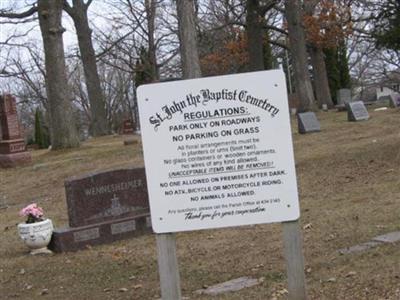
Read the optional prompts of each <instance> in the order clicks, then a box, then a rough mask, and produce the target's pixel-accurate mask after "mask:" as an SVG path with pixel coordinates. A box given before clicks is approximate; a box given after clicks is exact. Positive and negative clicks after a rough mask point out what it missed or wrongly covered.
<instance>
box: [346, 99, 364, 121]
mask: <svg viewBox="0 0 400 300" xmlns="http://www.w3.org/2000/svg"><path fill="white" fill-rule="evenodd" d="M346 107H347V120H348V121H362V120H368V119H369V114H368V111H367V109H366V107H365V105H364V102H362V101H355V102H350V103H347V104H346Z"/></svg>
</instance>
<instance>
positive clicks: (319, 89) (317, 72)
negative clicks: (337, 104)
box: [310, 47, 333, 108]
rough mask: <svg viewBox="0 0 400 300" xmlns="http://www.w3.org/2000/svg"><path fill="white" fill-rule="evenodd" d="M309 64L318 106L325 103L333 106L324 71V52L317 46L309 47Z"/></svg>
mask: <svg viewBox="0 0 400 300" xmlns="http://www.w3.org/2000/svg"><path fill="white" fill-rule="evenodd" d="M310 56H311V64H312V66H313V74H314V89H315V94H316V98H317V103H318V107H320V108H321V107H322V104H326V105H327V106H328V107H330V108H331V107H333V102H332V97H331V91H330V89H329V82H328V75H327V73H326V65H325V59H324V53H323V51H322V49H321V48H319V47H310Z"/></svg>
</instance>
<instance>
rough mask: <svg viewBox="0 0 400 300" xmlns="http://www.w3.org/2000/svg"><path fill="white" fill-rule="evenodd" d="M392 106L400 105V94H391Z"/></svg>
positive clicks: (390, 102) (390, 101)
mask: <svg viewBox="0 0 400 300" xmlns="http://www.w3.org/2000/svg"><path fill="white" fill-rule="evenodd" d="M389 104H390V107H400V94H397V93H396V94H390V99H389Z"/></svg>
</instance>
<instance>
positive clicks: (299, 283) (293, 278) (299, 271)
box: [282, 220, 307, 300]
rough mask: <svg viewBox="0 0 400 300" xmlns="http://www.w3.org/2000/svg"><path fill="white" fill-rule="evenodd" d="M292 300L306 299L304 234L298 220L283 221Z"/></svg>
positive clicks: (290, 297) (289, 288)
mask: <svg viewBox="0 0 400 300" xmlns="http://www.w3.org/2000/svg"><path fill="white" fill-rule="evenodd" d="M282 227H283V243H284V247H285V249H284V252H285V258H286V269H287V279H288V290H289V299H290V300H306V299H307V292H306V281H305V276H304V257H303V246H302V235H301V230H300V224H299V221H298V220H295V221H290V222H282Z"/></svg>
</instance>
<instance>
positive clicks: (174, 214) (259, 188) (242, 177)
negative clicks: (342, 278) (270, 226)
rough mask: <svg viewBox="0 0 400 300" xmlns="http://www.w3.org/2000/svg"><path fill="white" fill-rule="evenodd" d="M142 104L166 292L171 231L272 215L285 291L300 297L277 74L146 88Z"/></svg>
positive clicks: (172, 271)
mask: <svg viewBox="0 0 400 300" xmlns="http://www.w3.org/2000/svg"><path fill="white" fill-rule="evenodd" d="M138 104H139V116H140V123H141V131H142V142H143V150H144V161H145V166H146V178H147V187H148V193H149V202H150V211H151V218H152V227H153V230H154V231H155V232H156V233H157V245H158V251H159V272H160V280H161V290H162V297H163V299H174V300H175V299H179V298H180V288H179V272H178V267H177V260H176V254H175V248H174V247H175V238H174V236H173V233H174V232H181V231H190V230H199V229H211V228H223V227H232V226H241V225H252V224H263V223H272V222H284V223H283V228H284V230H283V231H284V240H285V249H286V250H285V253H286V257H287V261H288V273H290V274H288V279H289V292H290V293H291V294H294V295H296V296H297V297H298V298H296V299H303V298H299V296H298V295H301V294H304V295H305V284H304V271H303V270H302V269H303V259H302V254H301V253H302V250H301V237H300V231H299V228H298V222H297V221H296V220H298V218H299V216H300V209H299V201H298V191H297V180H296V171H295V164H294V155H293V143H292V135H291V128H290V120H289V110H288V101H287V94H286V83H285V76H284V74H283V72H282V71H281V70H274V71H263V72H254V73H245V74H237V75H229V76H220V77H208V78H200V79H192V80H182V81H175V82H165V83H156V84H150V85H143V86H141V87H139V89H138ZM286 222H287V223H286ZM300 256H301V259H300ZM300 271H301V272H302V273H303V275H302V276H301V275H300V274H299V272H300ZM300 282H302V283H300ZM301 286H302V287H301ZM301 289H303V290H304V291H303V293H300V294H299V291H300V290H301Z"/></svg>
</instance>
